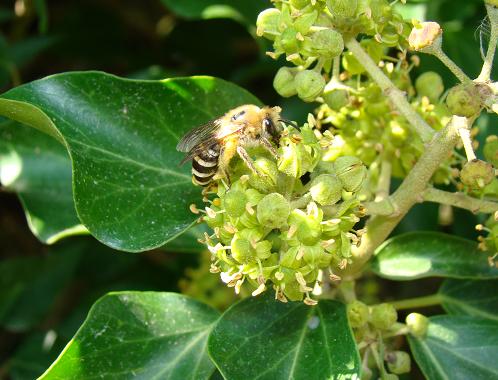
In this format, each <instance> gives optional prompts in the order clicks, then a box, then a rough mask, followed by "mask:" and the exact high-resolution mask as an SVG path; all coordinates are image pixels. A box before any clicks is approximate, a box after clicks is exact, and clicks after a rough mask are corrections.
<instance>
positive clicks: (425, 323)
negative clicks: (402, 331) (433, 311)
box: [405, 313, 429, 338]
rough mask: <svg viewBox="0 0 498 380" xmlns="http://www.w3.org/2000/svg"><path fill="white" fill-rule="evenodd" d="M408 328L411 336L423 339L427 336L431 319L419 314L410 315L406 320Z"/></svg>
mask: <svg viewBox="0 0 498 380" xmlns="http://www.w3.org/2000/svg"><path fill="white" fill-rule="evenodd" d="M405 323H406V326H407V327H408V330H409V331H410V334H413V335H415V336H416V337H419V338H423V337H424V336H425V334H427V329H428V328H429V319H428V318H427V317H426V316H425V315H422V314H419V313H410V314H408V316H407V317H406V320H405Z"/></svg>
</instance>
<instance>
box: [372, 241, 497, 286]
mask: <svg viewBox="0 0 498 380" xmlns="http://www.w3.org/2000/svg"><path fill="white" fill-rule="evenodd" d="M487 257H488V256H487V254H486V253H485V252H482V251H480V250H478V249H477V244H476V243H474V242H472V241H470V240H465V239H461V238H458V237H455V236H451V235H446V234H442V233H433V232H413V233H407V234H403V235H399V236H396V237H394V238H392V239H390V240H388V241H386V242H385V243H384V244H382V245H381V246H380V247H379V248H378V249H377V251H376V256H375V257H374V260H373V261H372V269H373V271H374V272H375V273H377V274H378V275H379V276H381V277H384V278H389V279H391V280H413V279H416V278H423V277H431V276H438V277H452V278H465V279H487V278H498V268H496V267H494V266H493V267H492V266H490V265H489V264H488V259H487Z"/></svg>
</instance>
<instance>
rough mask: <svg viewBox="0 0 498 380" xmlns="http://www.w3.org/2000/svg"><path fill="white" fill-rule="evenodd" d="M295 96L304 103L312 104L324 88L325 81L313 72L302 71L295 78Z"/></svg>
mask: <svg viewBox="0 0 498 380" xmlns="http://www.w3.org/2000/svg"><path fill="white" fill-rule="evenodd" d="M295 84H296V91H297V95H298V96H299V97H300V98H301V99H302V100H304V101H305V102H312V101H314V100H315V99H316V98H317V97H318V96H320V95H321V93H322V92H323V89H324V88H325V79H324V78H323V76H322V75H321V74H320V73H317V72H316V71H313V70H303V71H301V72H299V73H298V74H297V75H296V77H295Z"/></svg>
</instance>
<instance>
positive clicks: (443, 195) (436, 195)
mask: <svg viewBox="0 0 498 380" xmlns="http://www.w3.org/2000/svg"><path fill="white" fill-rule="evenodd" d="M424 200H426V201H429V202H436V203H441V204H444V205H450V206H455V207H459V208H463V209H466V210H470V211H472V212H473V213H477V212H482V213H493V212H497V211H498V202H493V201H486V200H482V199H477V198H472V197H469V196H468V195H465V194H463V193H450V192H448V191H443V190H438V189H435V188H433V187H430V188H428V189H427V190H425V192H424Z"/></svg>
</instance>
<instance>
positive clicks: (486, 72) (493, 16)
mask: <svg viewBox="0 0 498 380" xmlns="http://www.w3.org/2000/svg"><path fill="white" fill-rule="evenodd" d="M486 10H487V12H488V17H489V21H490V23H491V35H490V37H489V45H488V51H487V52H486V58H484V63H483V65H482V69H481V73H480V74H479V76H478V77H477V79H476V81H478V82H487V81H488V80H489V78H490V76H491V68H492V67H493V59H494V56H495V51H496V43H497V42H498V9H497V8H495V7H494V6H492V5H489V4H486Z"/></svg>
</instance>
